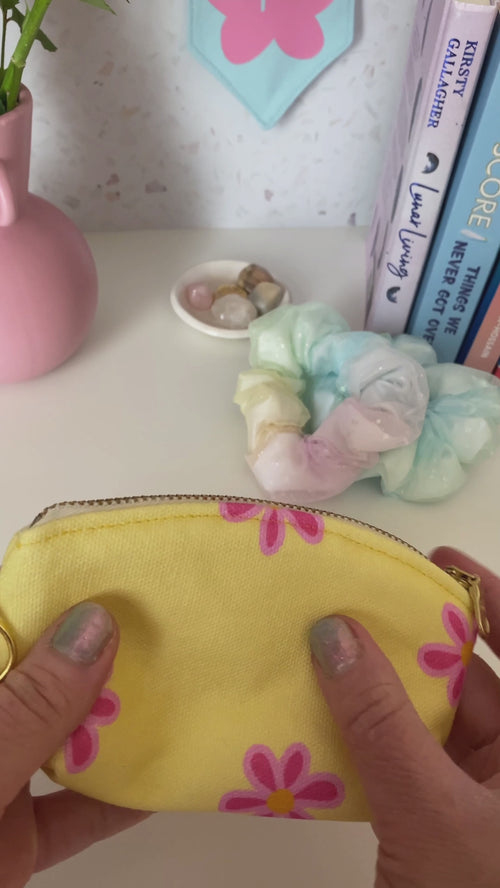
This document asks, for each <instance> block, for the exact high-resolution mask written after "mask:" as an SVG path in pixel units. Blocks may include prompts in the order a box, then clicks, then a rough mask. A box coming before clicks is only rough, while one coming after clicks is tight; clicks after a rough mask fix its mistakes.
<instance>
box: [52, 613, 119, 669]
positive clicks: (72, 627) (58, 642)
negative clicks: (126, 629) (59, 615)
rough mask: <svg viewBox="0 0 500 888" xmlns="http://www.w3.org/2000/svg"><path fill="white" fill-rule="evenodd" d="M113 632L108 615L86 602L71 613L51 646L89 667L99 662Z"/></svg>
mask: <svg viewBox="0 0 500 888" xmlns="http://www.w3.org/2000/svg"><path fill="white" fill-rule="evenodd" d="M113 631H114V627H113V621H112V619H111V617H110V615H109V614H108V612H107V611H106V610H105V609H104V608H103V607H101V605H100V604H93V603H92V602H90V601H84V602H82V603H81V604H77V605H76V607H74V608H73V609H72V610H70V612H69V614H68V616H67V617H66V619H65V620H64V621H63V622H62V623H61V625H60V626H58V628H57V629H56V632H55V634H54V637H53V638H52V642H51V646H52V647H53V648H54V649H55V650H56V651H58V652H59V653H60V654H64V656H65V657H69V659H70V660H73V661H74V662H75V663H82V664H84V665H86V666H89V665H90V664H91V663H95V662H96V660H98V659H99V657H100V656H101V654H102V652H103V651H104V648H105V647H106V645H107V644H108V642H109V641H110V640H111V638H112V636H113Z"/></svg>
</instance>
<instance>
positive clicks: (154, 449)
mask: <svg viewBox="0 0 500 888" xmlns="http://www.w3.org/2000/svg"><path fill="white" fill-rule="evenodd" d="M363 235H364V232H363V231H360V230H357V229H352V228H351V229H336V230H334V231H325V230H307V231H297V230H295V231H272V232H271V231H259V232H257V231H213V230H212V231H169V232H141V233H133V232H127V233H120V234H94V235H91V236H90V238H89V240H90V244H91V247H92V249H93V251H94V255H95V258H96V261H97V265H98V271H99V278H100V290H101V293H100V306H99V311H98V315H97V319H96V323H95V325H94V328H93V331H92V333H91V335H90V336H89V338H88V340H87V342H86V344H85V345H84V347H83V348H82V349H81V350H80V352H79V353H78V354H77V355H76V356H75V357H74V358H73V359H72V360H71V361H69V362H68V363H67V364H66V365H65V366H63V367H61V368H59V369H58V370H57V371H55V372H53V373H51V374H49V375H48V376H46V377H44V378H41V379H39V380H35V381H32V382H29V383H23V384H20V385H16V386H4V387H0V416H1V434H0V466H1V470H0V471H1V492H2V505H3V507H2V510H1V513H0V549H2V550H4V549H5V547H6V545H7V543H8V540H9V538H10V536H11V535H12V534H13V533H14V531H16V530H17V529H18V528H19V527H20V526H22V525H24V524H26V523H27V522H28V521H29V520H30V519H31V518H32V517H33V516H34V515H35V514H36V513H37V512H38V511H39V510H40V509H41V508H43V507H44V506H45V505H47V504H50V503H52V502H55V501H58V500H65V499H88V498H93V497H105V496H119V495H130V494H146V493H218V494H223V493H226V494H235V495H242V496H259V495H260V491H259V489H258V487H257V485H256V483H255V482H254V480H253V477H252V475H251V474H250V471H249V470H248V468H247V466H246V463H245V461H244V453H245V443H246V434H245V426H244V422H243V420H242V418H241V417H240V415H239V411H238V409H237V408H236V407H235V406H234V405H233V404H232V396H233V391H234V387H235V382H236V377H237V374H238V372H239V370H241V369H244V368H245V367H246V366H247V360H248V343H247V342H246V341H245V340H243V341H236V342H232V341H219V340H216V339H211V338H209V337H206V336H204V335H202V334H200V333H198V332H196V331H194V330H192V329H190V328H189V327H187V326H185V325H184V324H183V323H182V322H180V321H179V320H178V319H177V318H176V317H175V315H174V314H173V312H172V310H171V308H170V304H169V300H168V293H169V287H170V283H171V282H172V280H173V279H175V278H176V277H177V276H178V275H179V274H180V273H181V272H182V271H183V270H184V269H185V268H186V267H188V266H189V265H193V264H195V263H198V262H202V261H205V260H207V259H213V258H234V259H240V258H242V259H245V260H246V259H248V260H249V261H257V262H260V263H262V264H264V265H267V266H268V267H270V269H271V270H272V271H273V272H274V273H275V275H276V277H277V278H279V279H281V280H283V281H285V282H286V283H287V284H288V285H289V287H290V289H291V291H292V295H293V297H294V298H295V300H296V301H303V300H305V299H319V300H322V301H326V302H331V303H332V304H333V305H335V306H336V307H337V308H338V309H339V310H340V311H341V312H342V313H343V314H344V315H345V316H346V318H347V319H348V321H349V322H350V323H351V324H352V325H353V326H354V327H359V325H360V324H361V319H362V309H363V290H364V272H363ZM499 481H500V455H498V454H497V455H496V456H494V457H493V458H491V459H490V460H489V461H487V462H485V463H483V464H482V465H480V466H479V467H476V468H475V469H474V470H473V471H472V472H471V476H470V480H469V483H468V485H467V486H466V487H465V488H464V489H463V490H462V491H461V492H459V493H458V494H457V495H455V496H454V497H453V498H452V499H450V500H448V501H446V502H444V503H441V504H439V505H432V506H416V505H410V504H407V503H401V502H399V501H397V500H391V499H387V498H385V497H383V496H382V495H381V494H380V492H379V487H378V484H377V483H376V482H372V481H370V482H363V483H361V484H358V485H356V486H355V487H354V488H352V489H351V490H349V491H347V492H346V493H345V494H343V495H342V496H340V497H337V499H336V500H335V501H331V502H329V503H327V504H326V506H324V507H325V508H331V509H332V510H333V511H337V512H341V513H344V514H348V515H351V516H352V517H356V518H360V519H362V520H364V521H367V522H369V523H371V524H375V525H378V526H380V527H383V528H384V529H386V530H389V531H391V532H393V533H395V534H397V535H398V536H400V537H402V538H403V539H406V540H408V541H409V542H411V543H412V544H413V545H415V546H417V548H420V549H422V550H423V551H427V550H429V549H430V548H432V547H433V546H435V545H437V544H454V545H458V546H459V547H462V548H463V549H464V550H465V551H467V552H470V553H472V554H474V555H475V556H476V557H478V558H479V559H482V560H484V561H485V562H488V563H489V564H490V565H491V566H492V567H493V568H495V569H497V570H500V547H499V546H498V539H499V522H498V516H497V509H498V490H499ZM35 784H36V788H37V790H44V789H45V788H46V787H47V786H48V781H46V780H45V778H42V777H37V779H36V781H35ZM374 855H375V842H374V840H373V838H372V835H371V832H370V830H369V828H368V827H367V826H364V825H357V824H346V825H344V824H341V825H338V824H328V823H294V822H283V821H274V822H269V821H261V820H259V818H255V819H252V818H245V817H241V818H239V817H236V816H234V817H227V816H223V815H174V814H170V815H166V814H163V815H156V816H155V817H154V818H152V819H151V820H150V821H148V822H146V823H144V824H142V825H141V826H140V827H137V828H136V829H135V830H134V831H132V832H130V833H127V834H125V835H122V836H119V837H117V838H115V839H113V840H112V841H110V842H108V843H106V844H103V845H100V846H97V847H95V848H93V849H92V850H90V851H88V852H86V853H85V854H83V855H80V856H79V857H78V858H75V859H74V860H72V861H70V862H68V863H65V864H63V865H61V866H60V867H58V868H56V869H55V870H52V871H50V872H48V873H45V874H41V875H39V876H37V877H35V878H34V879H33V881H32V883H31V884H32V885H33V886H34V888H49V886H50V888H63V886H64V888H67V886H68V885H71V886H72V888H87V886H88V885H89V884H91V885H92V886H94V888H115V886H120V888H132V886H133V888H136V886H137V885H138V884H142V885H144V886H146V885H147V886H148V888H150V886H151V888H156V886H168V888H184V886H186V888H187V886H203V888H212V886H213V888H215V886H221V885H223V886H237V888H255V886H256V885H259V886H262V888H268V886H269V888H271V886H272V888H275V886H286V888H304V886H306V885H314V886H316V888H323V886H325V888H326V886H328V888H332V886H339V888H364V886H371V884H372V872H373V865H374Z"/></svg>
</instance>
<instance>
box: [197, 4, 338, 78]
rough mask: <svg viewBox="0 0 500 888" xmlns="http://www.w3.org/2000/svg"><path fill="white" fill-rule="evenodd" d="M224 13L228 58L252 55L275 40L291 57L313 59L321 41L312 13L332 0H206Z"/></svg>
mask: <svg viewBox="0 0 500 888" xmlns="http://www.w3.org/2000/svg"><path fill="white" fill-rule="evenodd" d="M209 2H210V3H211V4H212V6H215V8H216V9H217V10H218V11H219V12H221V13H222V14H223V15H225V16H226V20H225V22H224V24H223V26H222V35H221V41H222V50H223V52H224V55H225V56H226V58H227V60H228V61H229V62H232V63H233V64H234V65H243V64H245V63H246V62H251V61H253V59H256V58H257V57H258V56H260V55H261V53H263V52H264V50H265V49H267V47H268V46H269V45H270V44H271V43H272V42H273V40H276V43H277V44H278V46H279V48H280V49H281V50H282V51H283V52H284V53H285V54H286V55H288V56H291V57H292V58H293V59H313V58H314V57H315V56H317V55H319V53H320V52H321V50H322V49H323V46H324V45H325V35H324V33H323V29H322V27H321V25H320V23H319V22H318V20H317V18H316V16H317V15H318V14H319V13H320V12H323V10H324V9H327V8H328V7H329V6H331V5H332V3H333V2H334V0H209Z"/></svg>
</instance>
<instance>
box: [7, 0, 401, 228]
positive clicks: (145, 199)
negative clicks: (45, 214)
mask: <svg viewBox="0 0 500 888" xmlns="http://www.w3.org/2000/svg"><path fill="white" fill-rule="evenodd" d="M110 2H112V3H113V5H114V8H115V9H116V10H117V13H118V15H117V16H112V15H109V14H106V13H103V12H100V11H98V10H95V9H92V8H91V7H89V6H87V5H86V4H83V3H80V2H78V0H54V2H53V5H52V7H51V9H50V11H49V14H48V16H47V19H46V28H45V30H46V31H47V32H48V33H49V34H50V36H51V37H52V39H53V40H54V42H55V43H56V44H57V45H58V46H59V47H60V48H59V51H58V52H57V54H55V55H50V54H48V53H44V51H43V50H41V49H40V48H38V47H37V49H36V51H35V52H34V54H33V56H32V57H31V59H30V62H29V64H28V68H27V72H26V78H25V81H26V83H27V85H28V86H29V87H30V88H31V90H32V92H33V94H34V98H35V104H36V110H35V118H34V136H33V158H32V177H31V188H32V190H33V191H35V192H36V193H38V194H41V195H42V196H44V197H46V198H48V199H49V200H51V201H53V202H54V203H56V204H57V205H58V206H60V207H61V208H62V209H64V210H65V211H66V212H67V213H68V214H69V215H70V216H71V217H72V218H73V219H74V220H75V221H76V222H77V223H78V224H79V225H80V226H81V227H83V228H84V229H86V230H105V229H125V228H191V227H302V226H313V227H319V226H332V225H346V224H361V225H363V224H366V223H367V222H368V221H369V216H370V213H371V209H372V206H373V202H374V199H375V187H376V180H377V176H378V173H379V170H380V167H381V163H382V154H383V150H384V147H385V144H386V141H387V139H388V128H390V126H391V121H392V118H393V115H394V113H395V103H396V101H397V97H398V94H399V89H400V86H401V74H402V70H403V65H404V59H405V56H406V50H407V45H408V37H409V29H410V25H411V22H412V18H413V13H414V9H415V4H416V0H357V2H358V10H357V25H356V38H355V42H354V45H353V46H352V47H351V49H350V50H349V51H348V52H347V53H345V54H344V56H342V57H341V58H340V59H339V60H337V62H335V63H334V64H333V65H332V66H331V67H330V68H329V69H328V70H327V71H326V72H325V73H324V74H323V75H322V76H321V77H320V78H319V79H318V80H317V81H316V83H315V84H313V86H312V87H310V88H309V90H308V91H307V92H306V93H305V94H304V95H303V97H302V98H301V99H300V100H299V102H298V103H297V104H296V105H295V106H294V108H293V109H292V110H291V112H289V113H288V115H287V116H286V118H285V119H284V120H283V121H282V122H281V123H279V124H278V125H277V127H275V128H274V129H273V130H270V131H267V132H266V131H263V130H262V129H261V128H260V127H259V124H258V123H257V122H256V121H254V119H253V117H251V115H250V114H249V113H248V112H247V111H246V110H245V109H244V108H243V107H242V106H241V105H240V104H239V103H238V101H237V99H235V98H234V97H233V96H232V95H231V94H230V93H229V92H227V91H226V90H225V88H224V87H223V86H222V85H221V84H220V83H219V82H218V81H217V80H216V79H215V78H214V77H213V76H212V75H211V74H210V73H209V72H208V71H206V70H205V69H204V68H203V67H201V66H200V65H199V63H198V62H197V61H196V60H195V59H194V57H192V56H191V55H190V53H189V51H188V48H187V17H188V0H131V3H130V4H127V3H126V2H125V0H110Z"/></svg>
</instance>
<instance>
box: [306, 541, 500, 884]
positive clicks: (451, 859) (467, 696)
mask: <svg viewBox="0 0 500 888" xmlns="http://www.w3.org/2000/svg"><path fill="white" fill-rule="evenodd" d="M432 560H433V561H434V562H435V563H436V564H437V565H439V566H440V567H447V566H449V565H451V564H453V565H454V566H456V567H458V568H461V569H463V570H465V571H467V572H469V573H476V574H479V575H480V576H481V579H482V587H483V591H484V598H485V604H486V610H487V613H488V616H489V619H490V623H491V634H490V636H489V638H488V644H489V646H490V647H491V649H492V650H493V651H494V653H495V654H496V655H497V656H500V578H499V577H496V576H495V575H494V574H492V573H491V571H489V570H487V569H486V568H484V567H481V566H480V565H479V564H477V563H476V562H474V561H472V560H471V559H470V558H467V557H466V556H465V555H463V554H461V553H460V552H457V551H455V550H454V549H447V548H441V549H437V550H436V551H435V552H434V553H433V555H432ZM311 647H312V650H313V654H314V662H315V667H316V671H317V675H318V680H319V683H320V686H321V689H322V691H323V694H324V695H325V698H326V701H327V703H328V705H329V708H330V710H331V712H332V715H333V717H334V718H335V721H336V722H337V724H338V726H339V728H340V730H341V732H342V734H343V736H344V739H345V741H346V743H347V746H348V747H349V750H350V753H351V755H352V758H353V761H354V762H355V764H356V767H357V769H358V772H359V774H360V777H361V780H362V782H363V786H364V789H365V792H366V796H367V799H368V803H369V805H370V809H371V811H372V825H373V828H374V830H375V833H376V835H377V838H378V840H379V852H378V861H377V874H376V879H375V888H470V886H472V885H473V886H474V888H498V886H499V885H500V679H498V678H497V676H496V675H495V673H494V672H493V670H492V669H490V667H489V666H488V665H487V664H486V663H485V662H484V660H482V659H481V658H480V657H478V656H476V655H474V657H473V659H472V662H471V664H470V666H469V669H468V672H467V677H466V681H465V685H464V690H463V694H462V699H461V702H460V705H459V708H458V711H457V716H456V719H455V723H454V726H453V729H452V732H451V735H450V738H449V740H448V743H447V745H446V748H445V750H443V749H442V748H441V747H440V746H439V744H438V743H437V741H436V740H434V738H433V737H432V735H431V734H430V733H429V732H428V731H427V729H426V727H425V726H424V724H423V723H422V721H421V720H420V718H419V717H418V715H417V713H416V711H415V709H414V708H413V706H412V704H411V702H410V700H409V698H408V696H407V694H406V692H405V690H404V688H403V685H402V684H401V682H400V680H399V678H398V676H397V675H396V672H395V671H394V669H393V667H392V665H391V663H390V662H389V661H388V660H387V659H386V657H385V656H384V654H383V653H382V652H381V650H380V649H379V648H378V647H377V645H376V644H375V642H374V641H373V639H372V638H371V636H370V635H369V634H368V632H367V631H366V630H365V629H364V628H363V627H362V626H360V625H359V623H356V622H355V621H354V620H344V618H342V619H339V618H337V617H331V618H328V619H327V620H322V621H321V622H320V623H319V624H318V625H317V626H316V627H314V628H313V630H312V632H311Z"/></svg>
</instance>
